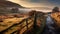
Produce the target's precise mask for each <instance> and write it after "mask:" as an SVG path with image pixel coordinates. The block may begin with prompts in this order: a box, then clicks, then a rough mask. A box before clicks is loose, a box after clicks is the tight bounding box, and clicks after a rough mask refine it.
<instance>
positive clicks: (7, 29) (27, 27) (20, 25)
mask: <svg viewBox="0 0 60 34" xmlns="http://www.w3.org/2000/svg"><path fill="white" fill-rule="evenodd" d="M30 20H31V21H30ZM29 21H30V22H29ZM28 22H29V23H28ZM24 23H26V24H25V25H24ZM31 23H33V19H32V17H28V18H26V19H23V20H22V21H21V22H19V23H17V24H13V25H11V26H10V27H8V28H6V29H5V30H3V31H1V32H0V33H1V34H3V33H5V32H7V31H9V30H10V29H11V28H13V27H14V26H17V25H19V28H18V29H17V30H15V31H14V32H12V33H11V34H14V33H15V32H17V33H19V34H22V33H23V32H22V30H23V29H24V28H25V29H24V30H25V31H26V30H28V29H29V28H30V27H29V25H30V24H31ZM20 32H21V33H20Z"/></svg>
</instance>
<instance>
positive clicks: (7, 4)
mask: <svg viewBox="0 0 60 34" xmlns="http://www.w3.org/2000/svg"><path fill="white" fill-rule="evenodd" d="M0 7H20V8H23V7H22V6H21V5H19V4H16V3H13V2H10V1H0Z"/></svg>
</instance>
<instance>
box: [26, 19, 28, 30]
mask: <svg viewBox="0 0 60 34" xmlns="http://www.w3.org/2000/svg"><path fill="white" fill-rule="evenodd" d="M26 27H27V30H28V19H26Z"/></svg>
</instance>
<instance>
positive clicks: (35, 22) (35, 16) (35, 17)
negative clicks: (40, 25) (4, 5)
mask: <svg viewBox="0 0 60 34" xmlns="http://www.w3.org/2000/svg"><path fill="white" fill-rule="evenodd" d="M36 24H37V13H34V25H33V28H34V29H35V28H36V26H37V25H36Z"/></svg>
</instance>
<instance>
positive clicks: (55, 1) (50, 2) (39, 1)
mask: <svg viewBox="0 0 60 34" xmlns="http://www.w3.org/2000/svg"><path fill="white" fill-rule="evenodd" d="M8 1H11V2H14V3H17V4H19V5H21V6H24V7H44V8H46V7H47V9H48V8H51V9H52V8H54V7H55V6H57V7H60V0H8Z"/></svg>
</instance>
